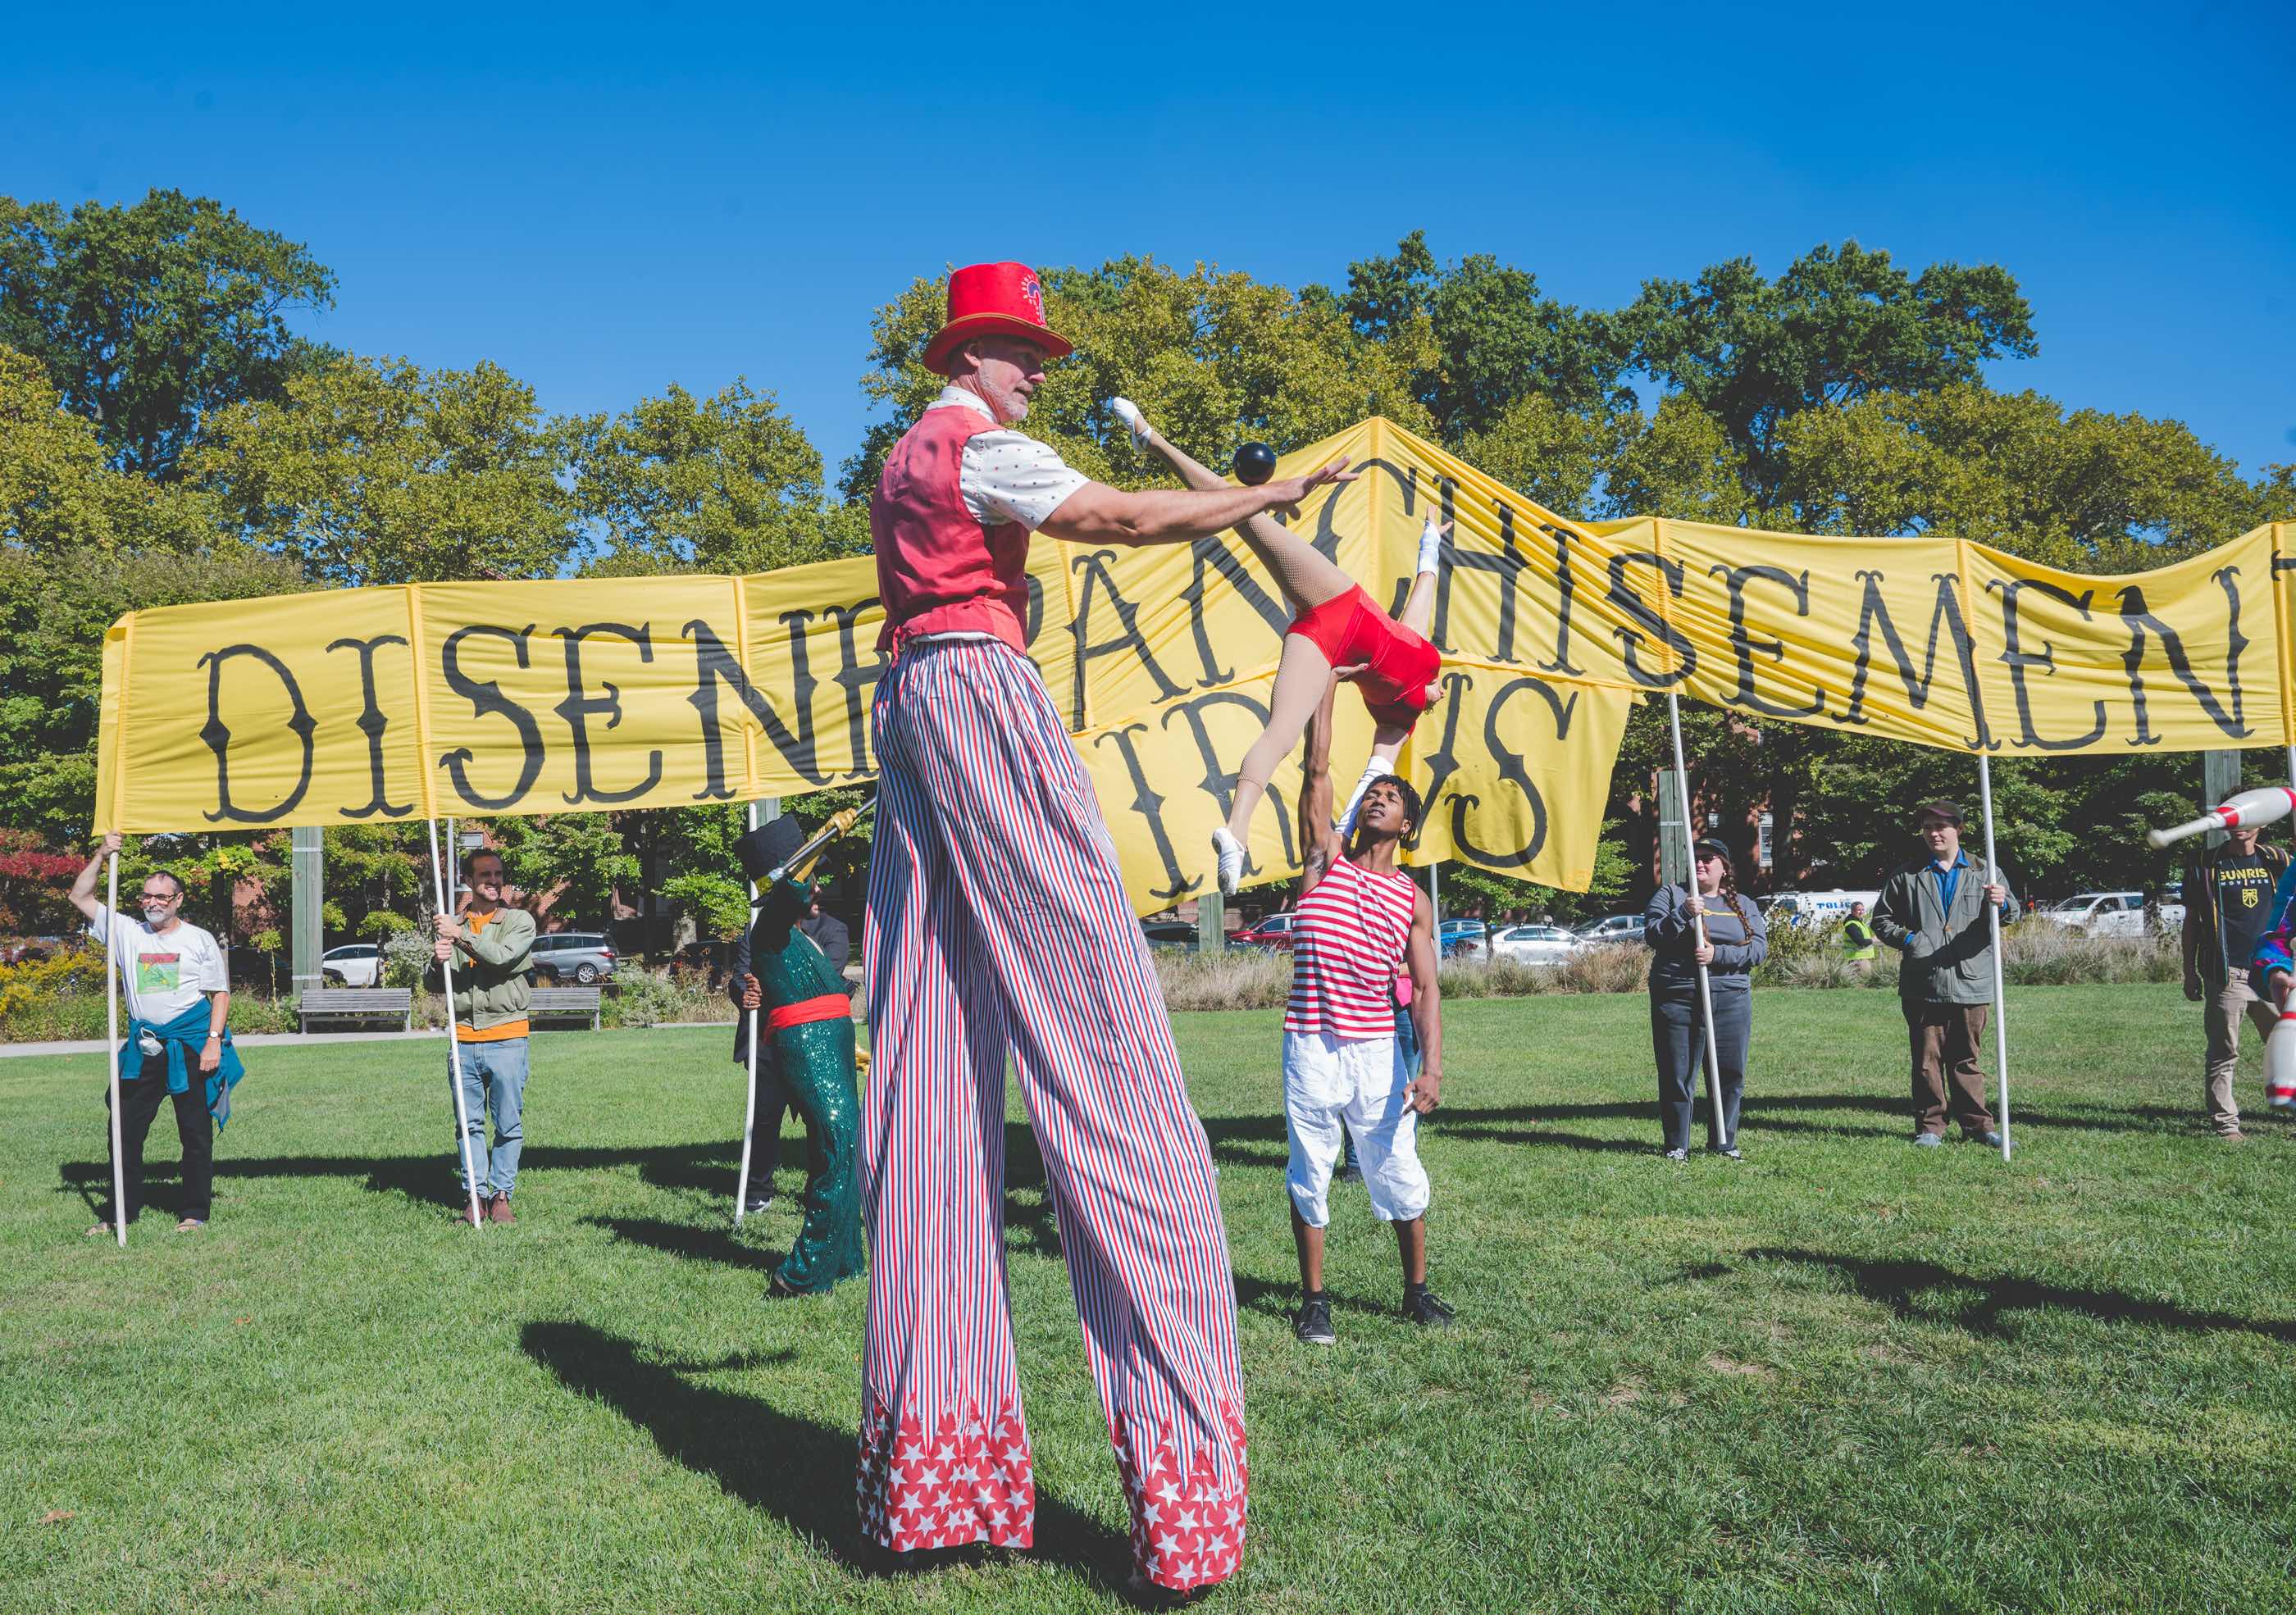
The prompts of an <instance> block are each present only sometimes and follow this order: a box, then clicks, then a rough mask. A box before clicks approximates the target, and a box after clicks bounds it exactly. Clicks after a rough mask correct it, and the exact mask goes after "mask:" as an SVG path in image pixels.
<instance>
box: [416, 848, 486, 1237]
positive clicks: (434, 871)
mask: <svg viewBox="0 0 2296 1615" xmlns="http://www.w3.org/2000/svg"><path fill="white" fill-rule="evenodd" d="M423 827H424V828H425V829H427V830H428V831H429V832H430V889H431V890H432V891H433V892H434V893H436V894H437V896H438V898H439V913H440V914H445V913H446V912H447V866H446V865H444V864H441V863H440V862H439V821H438V820H436V819H425V820H424V821H423ZM431 939H432V940H434V941H435V940H437V939H438V933H437V931H436V930H433V931H432V933H431ZM439 973H440V975H441V977H442V978H443V979H444V980H445V982H446V986H447V1070H449V1071H450V1072H452V1073H453V1075H454V1078H455V1138H456V1139H457V1140H458V1141H459V1142H458V1144H457V1146H456V1147H457V1149H458V1150H459V1152H460V1153H461V1155H462V1158H463V1187H464V1188H465V1189H468V1190H469V1191H470V1194H471V1226H473V1227H476V1226H480V1224H482V1223H484V1222H485V1220H486V1219H485V1218H484V1217H480V1215H479V1173H478V1168H477V1167H476V1166H475V1165H474V1164H473V1163H472V1160H471V1112H470V1111H469V1109H468V1108H467V1107H466V1106H465V1105H464V1104H463V1040H462V1039H461V1038H460V1037H456V1036H455V950H454V948H453V947H451V946H450V947H448V948H447V956H446V957H445V958H444V959H441V960H440V961H439Z"/></svg>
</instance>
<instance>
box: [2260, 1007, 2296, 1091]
mask: <svg viewBox="0 0 2296 1615" xmlns="http://www.w3.org/2000/svg"><path fill="white" fill-rule="evenodd" d="M2264 1091H2265V1094H2266V1096H2267V1097H2268V1098H2269V1099H2270V1100H2271V1101H2272V1108H2273V1109H2274V1110H2276V1111H2296V1009H2284V1010H2282V1011H2281V1012H2280V1024H2279V1025H2278V1026H2276V1027H2274V1028H2273V1029H2272V1036H2271V1037H2267V1038H2266V1039H2265V1040H2264Z"/></svg>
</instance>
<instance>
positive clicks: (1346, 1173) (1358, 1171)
mask: <svg viewBox="0 0 2296 1615" xmlns="http://www.w3.org/2000/svg"><path fill="white" fill-rule="evenodd" d="M1332 1181H1333V1183H1335V1184H1359V1183H1361V1182H1363V1168H1361V1167H1359V1166H1357V1165H1356V1163H1355V1162H1353V1161H1349V1162H1348V1164H1347V1165H1346V1166H1344V1167H1341V1168H1340V1169H1339V1170H1338V1171H1336V1172H1334V1173H1333V1174H1332Z"/></svg>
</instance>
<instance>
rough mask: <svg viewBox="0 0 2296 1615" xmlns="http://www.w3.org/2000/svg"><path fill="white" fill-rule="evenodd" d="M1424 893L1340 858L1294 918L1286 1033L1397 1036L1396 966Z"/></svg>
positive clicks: (1397, 877) (1404, 879)
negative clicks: (1416, 908)
mask: <svg viewBox="0 0 2296 1615" xmlns="http://www.w3.org/2000/svg"><path fill="white" fill-rule="evenodd" d="M1418 895H1419V888H1418V887H1417V886H1415V885H1414V884H1413V883H1412V880H1411V877H1410V876H1409V875H1406V874H1374V873H1372V872H1371V871H1370V870H1367V869H1358V868H1357V866H1356V865H1353V864H1350V863H1349V862H1348V860H1347V859H1345V858H1341V859H1340V860H1339V861H1338V862H1337V863H1335V864H1333V865H1332V867H1331V872H1330V873H1327V874H1326V875H1324V878H1323V879H1322V880H1320V881H1316V887H1315V889H1314V890H1312V891H1310V892H1309V893H1308V895H1307V896H1306V897H1304V898H1300V903H1299V906H1298V907H1297V908H1295V909H1294V910H1293V911H1292V912H1293V913H1295V914H1298V916H1299V918H1298V920H1297V921H1296V922H1294V923H1293V925H1292V938H1293V941H1292V1002H1291V1004H1290V1006H1289V1007H1288V1008H1286V1009H1285V1011H1284V1012H1283V1029H1284V1030H1285V1031H1287V1032H1329V1033H1331V1034H1332V1035H1333V1037H1394V1036H1395V966H1396V963H1397V962H1398V961H1399V960H1400V959H1401V958H1402V957H1403V948H1404V945H1405V943H1406V942H1407V941H1409V940H1410V938H1411V913H1412V907H1413V905H1414V904H1415V901H1416V900H1417V898H1418Z"/></svg>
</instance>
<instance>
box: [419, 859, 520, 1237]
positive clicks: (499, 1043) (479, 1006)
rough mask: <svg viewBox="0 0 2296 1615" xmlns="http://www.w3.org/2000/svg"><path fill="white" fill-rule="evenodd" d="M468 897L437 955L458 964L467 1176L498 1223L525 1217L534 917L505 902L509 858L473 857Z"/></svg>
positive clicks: (443, 927) (464, 1216) (465, 1203)
mask: <svg viewBox="0 0 2296 1615" xmlns="http://www.w3.org/2000/svg"><path fill="white" fill-rule="evenodd" d="M463 887H464V890H463V896H462V902H461V904H460V905H459V906H458V908H457V911H456V912H455V913H454V914H440V915H439V918H438V930H439V935H438V938H437V939H436V940H435V941H434V942H433V943H432V944H431V953H432V955H434V956H435V957H436V958H437V959H438V960H439V962H440V963H445V961H446V959H447V955H448V954H449V953H452V954H453V955H454V959H455V1045H456V1049H455V1050H450V1051H449V1052H448V1059H449V1065H448V1068H447V1069H448V1071H449V1074H450V1078H451V1073H452V1071H453V1069H454V1068H453V1065H452V1063H451V1062H452V1060H453V1056H454V1054H455V1053H456V1052H459V1053H460V1054H461V1056H462V1066H463V1119H464V1125H465V1126H466V1127H468V1129H469V1135H468V1138H467V1139H466V1140H464V1139H458V1140H456V1141H455V1142H456V1144H457V1145H458V1146H466V1147H467V1153H466V1154H465V1153H464V1152H463V1148H459V1147H458V1150H457V1153H456V1163H457V1170H458V1172H460V1171H463V1170H467V1171H468V1172H469V1173H470V1175H471V1176H475V1177H476V1178H477V1179H478V1186H479V1207H480V1215H482V1216H484V1217H486V1218H487V1219H488V1221H489V1222H497V1223H508V1222H515V1221H517V1220H518V1219H517V1218H515V1217H512V1215H511V1212H510V1195H511V1190H512V1187H513V1186H514V1185H516V1184H517V1182H518V1157H519V1152H520V1150H521V1148H522V1147H523V1146H524V1144H525V1143H526V1131H525V1111H526V1070H527V1063H526V1047H527V1036H526V1034H527V1024H526V1017H527V1010H528V1007H529V1004H531V1002H532V996H531V994H530V991H529V988H528V986H527V976H528V973H529V971H530V970H531V969H532V967H533V954H534V916H533V915H532V914H528V913H527V912H526V911H525V910H524V909H522V908H513V907H512V906H510V905H509V904H508V903H505V902H504V901H503V889H504V881H503V861H502V855H501V854H499V853H495V852H487V851H483V850H481V851H479V852H474V853H472V854H471V856H470V857H468V858H466V859H465V860H463ZM489 1114H491V1115H492V1116H493V1117H494V1121H495V1144H494V1148H493V1150H492V1151H489V1150H488V1148H487V1118H488V1115H489ZM469 1186H470V1185H468V1184H467V1183H465V1184H464V1185H463V1190H464V1193H463V1197H462V1199H461V1200H460V1201H458V1202H457V1203H456V1207H455V1217H456V1218H457V1219H458V1220H462V1221H470V1220H471V1210H470V1205H471V1201H470V1194H469Z"/></svg>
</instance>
